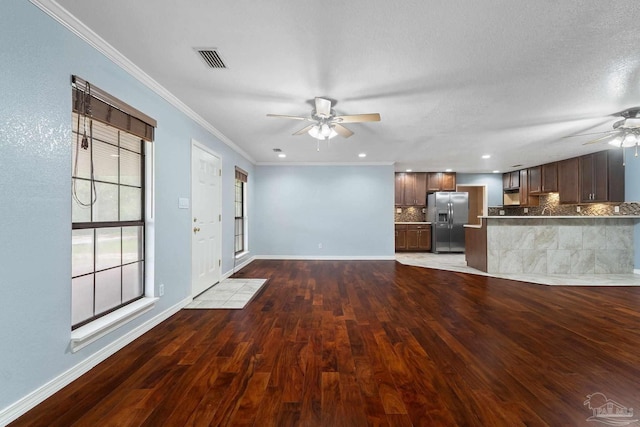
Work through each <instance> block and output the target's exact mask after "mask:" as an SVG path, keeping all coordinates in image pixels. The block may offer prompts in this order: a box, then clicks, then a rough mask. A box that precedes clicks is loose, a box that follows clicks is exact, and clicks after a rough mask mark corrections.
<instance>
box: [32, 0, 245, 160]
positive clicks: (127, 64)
mask: <svg viewBox="0 0 640 427" xmlns="http://www.w3.org/2000/svg"><path fill="white" fill-rule="evenodd" d="M29 1H30V2H31V3H32V4H33V5H35V6H36V7H37V8H39V9H40V10H42V11H43V12H45V13H46V14H47V15H49V16H50V17H52V18H53V19H54V20H56V21H57V22H58V23H60V24H61V25H62V26H64V27H65V28H66V29H68V30H69V31H71V32H72V33H73V34H75V35H76V36H78V37H79V38H80V39H82V40H84V41H85V42H86V43H88V44H89V45H90V46H91V47H93V48H94V49H96V50H97V51H98V52H100V53H102V54H103V55H104V56H106V57H107V58H108V59H109V60H111V61H112V62H113V63H115V64H116V65H117V66H119V67H120V68H122V69H123V70H124V71H126V72H127V73H129V74H130V75H131V76H132V77H134V78H135V79H137V80H138V81H139V82H141V83H142V84H144V85H145V86H147V87H148V88H149V89H151V90H152V91H154V92H155V93H156V94H158V95H159V96H160V97H161V98H162V99H164V100H165V101H167V102H168V103H170V104H171V105H173V106H174V107H176V108H177V109H178V110H180V111H181V112H183V113H184V114H185V115H186V116H188V117H189V118H190V119H192V120H193V121H194V122H196V123H197V124H199V125H200V126H202V127H203V128H205V129H206V130H207V131H208V132H209V133H211V134H212V135H213V136H215V137H216V138H218V139H219V140H220V141H222V142H223V143H224V144H226V145H227V146H229V148H231V149H232V150H234V151H235V152H236V153H238V154H240V155H241V156H242V157H244V158H245V159H247V160H248V161H250V162H251V163H253V164H255V163H256V161H255V160H254V159H253V158H252V157H251V156H250V155H249V154H248V153H247V152H246V151H244V150H243V149H242V148H240V147H239V146H238V145H236V144H235V143H234V142H233V141H231V140H230V139H229V138H227V137H226V136H225V135H224V134H223V133H222V132H220V131H219V130H218V129H216V128H215V127H214V126H213V125H212V124H211V123H209V122H208V121H207V120H205V119H204V118H203V117H202V116H201V115H199V114H198V113H196V112H195V111H193V110H192V109H191V108H190V107H188V106H187V105H186V104H185V103H184V102H182V101H181V100H180V99H178V98H177V97H176V96H175V95H173V94H172V93H171V92H169V91H168V90H167V89H166V88H165V87H164V86H162V85H161V84H160V83H158V82H157V81H155V80H154V79H153V78H151V76H149V75H148V74H147V73H145V72H144V71H143V70H142V69H141V68H140V67H138V66H137V65H136V64H134V63H133V62H131V61H130V60H129V59H128V58H127V57H126V56H124V55H123V54H122V53H120V52H119V51H118V50H117V49H116V48H114V47H113V46H111V45H110V44H109V43H107V41H106V40H104V39H103V38H102V37H100V36H99V35H98V34H96V33H95V32H94V31H93V30H91V29H90V28H89V27H87V26H86V25H85V24H84V23H82V22H81V21H80V20H79V19H78V18H76V17H75V16H73V15H72V14H71V13H69V11H67V10H66V9H65V8H63V7H62V6H60V5H59V4H58V3H57V2H55V1H54V0H29Z"/></svg>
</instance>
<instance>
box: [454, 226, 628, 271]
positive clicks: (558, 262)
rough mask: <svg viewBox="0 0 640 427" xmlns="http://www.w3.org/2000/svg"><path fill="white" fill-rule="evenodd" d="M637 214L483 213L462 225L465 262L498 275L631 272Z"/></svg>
mask: <svg viewBox="0 0 640 427" xmlns="http://www.w3.org/2000/svg"><path fill="white" fill-rule="evenodd" d="M639 218H640V216H638V215H610V216H483V217H481V224H480V225H467V226H465V241H466V259H467V265H468V266H469V267H473V268H476V269H478V270H480V271H484V272H487V273H498V274H503V273H532V274H630V273H633V247H634V241H633V234H634V224H636V222H637V221H638V220H639Z"/></svg>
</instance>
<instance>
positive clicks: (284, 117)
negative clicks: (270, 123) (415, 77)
mask: <svg viewBox="0 0 640 427" xmlns="http://www.w3.org/2000/svg"><path fill="white" fill-rule="evenodd" d="M267 117H278V118H280V119H293V120H307V118H306V117H300V116H285V115H282V114H267Z"/></svg>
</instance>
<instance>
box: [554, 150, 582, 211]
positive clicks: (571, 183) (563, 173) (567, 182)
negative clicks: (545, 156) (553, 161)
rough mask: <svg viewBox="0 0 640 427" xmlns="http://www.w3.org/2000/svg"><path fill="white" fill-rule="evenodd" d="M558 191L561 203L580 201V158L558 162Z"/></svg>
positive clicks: (576, 202)
mask: <svg viewBox="0 0 640 427" xmlns="http://www.w3.org/2000/svg"><path fill="white" fill-rule="evenodd" d="M558 193H559V202H560V204H578V203H580V159H579V158H578V157H573V158H571V159H567V160H562V161H559V162H558Z"/></svg>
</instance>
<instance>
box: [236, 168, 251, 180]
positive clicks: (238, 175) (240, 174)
mask: <svg viewBox="0 0 640 427" xmlns="http://www.w3.org/2000/svg"><path fill="white" fill-rule="evenodd" d="M248 176H249V174H248V173H246V172H245V171H243V170H242V169H240V168H239V167H237V166H236V179H237V180H238V181H241V182H247V177H248Z"/></svg>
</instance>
